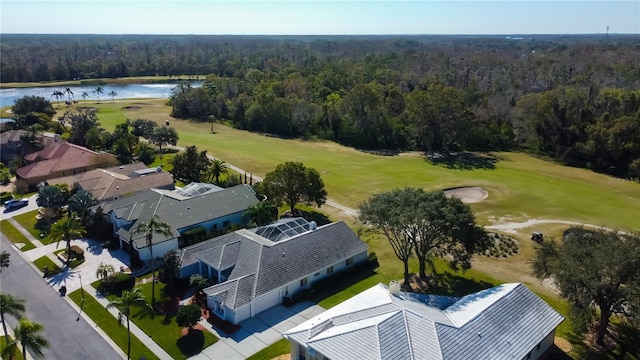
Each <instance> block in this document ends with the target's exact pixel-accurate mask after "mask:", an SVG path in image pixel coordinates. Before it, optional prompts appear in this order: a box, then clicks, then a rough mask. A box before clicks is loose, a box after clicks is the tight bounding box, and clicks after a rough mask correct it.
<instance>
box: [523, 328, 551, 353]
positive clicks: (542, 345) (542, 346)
mask: <svg viewBox="0 0 640 360" xmlns="http://www.w3.org/2000/svg"><path fill="white" fill-rule="evenodd" d="M555 337H556V331H555V330H553V331H552V332H550V333H549V335H547V337H545V338H544V340H542V342H540V348H539V349H538V348H537V346H536V347H534V348H533V350H531V358H530V359H531V360H536V359H540V357H541V356H542V354H544V352H545V351H547V349H549V348H550V347H551V346H552V345H553V341H554V339H555ZM525 359H526V358H525Z"/></svg>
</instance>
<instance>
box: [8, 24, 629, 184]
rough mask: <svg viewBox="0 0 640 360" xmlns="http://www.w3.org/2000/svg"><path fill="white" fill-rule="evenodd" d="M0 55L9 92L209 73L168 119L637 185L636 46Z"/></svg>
mask: <svg viewBox="0 0 640 360" xmlns="http://www.w3.org/2000/svg"><path fill="white" fill-rule="evenodd" d="M0 45H1V47H2V54H3V56H2V60H1V70H2V71H1V76H2V81H3V82H5V81H27V80H52V79H56V80H62V79H69V78H76V77H78V78H95V77H116V76H132V75H178V74H192V75H193V74H211V75H209V76H208V77H207V79H206V81H205V84H204V86H203V87H200V88H192V87H191V86H190V85H188V84H180V85H178V86H177V87H176V89H175V90H174V93H173V95H172V97H171V99H170V103H171V105H172V107H173V111H172V115H173V116H175V117H178V118H190V119H196V120H199V121H214V120H216V119H219V120H222V119H229V120H231V121H232V123H233V125H234V126H236V127H238V128H241V129H247V130H251V131H257V132H266V133H271V134H275V135H278V136H284V137H304V138H312V137H318V138H324V139H329V140H334V141H338V142H340V143H343V144H346V145H350V146H356V147H359V148H367V149H398V150H421V151H426V152H446V151H462V150H508V149H527V150H531V151H535V152H539V153H543V154H547V155H550V156H554V157H556V158H557V159H560V160H562V161H565V162H567V163H569V164H572V165H578V166H585V167H589V168H592V169H594V170H597V171H604V172H608V173H612V174H615V175H618V176H624V177H633V178H637V177H640V160H639V159H640V144H638V142H639V141H638V140H636V139H638V138H639V137H640V136H639V135H640V125H638V118H639V117H640V116H639V115H640V114H639V113H638V102H639V100H638V98H639V93H638V90H637V89H639V88H640V66H638V65H639V64H638V60H637V59H639V58H640V47H638V46H637V37H634V36H610V37H608V39H605V37H604V36H596V35H592V36H535V37H531V38H525V39H513V38H504V37H495V36H494V37H492V36H362V37H356V36H345V37H340V36H325V37H322V36H307V37H295V36H288V37H287V36H281V37H273V36H270V37H256V36H253V37H252V36H137V35H136V36H134V35H131V36H125V35H118V36H106V35H105V36H99V35H91V36H90V35H68V36H61V35H47V36H36V35H8V36H4V37H3V39H2V40H1V41H0ZM38 69H40V71H38ZM45 70H46V71H45ZM36 73H38V74H40V75H42V74H45V73H46V74H48V76H47V77H37V76H35V74H36ZM20 74H22V75H20Z"/></svg>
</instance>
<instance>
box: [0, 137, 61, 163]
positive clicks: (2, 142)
mask: <svg viewBox="0 0 640 360" xmlns="http://www.w3.org/2000/svg"><path fill="white" fill-rule="evenodd" d="M28 133H29V132H27V131H25V130H9V131H5V132H2V133H0V148H1V151H0V161H2V162H3V163H5V164H8V163H9V162H10V161H11V160H12V159H13V158H16V157H24V156H25V155H27V154H28V153H29V151H36V150H42V149H45V148H48V147H51V146H53V145H54V144H55V142H56V140H57V139H55V138H53V137H47V136H42V135H38V141H39V143H40V147H39V149H28V148H25V146H24V145H23V143H22V140H21V137H22V135H23V134H28Z"/></svg>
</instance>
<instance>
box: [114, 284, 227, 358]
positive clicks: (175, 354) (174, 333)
mask: <svg viewBox="0 0 640 360" xmlns="http://www.w3.org/2000/svg"><path fill="white" fill-rule="evenodd" d="M149 279H150V278H149ZM136 287H139V288H140V289H141V290H142V293H143V294H144V296H145V298H146V299H147V300H148V301H151V282H148V283H146V284H141V285H136ZM155 288H156V289H155V291H156V301H157V302H160V301H164V300H167V298H165V297H163V296H162V295H161V294H162V293H163V290H162V289H163V288H164V284H162V283H157V284H156V287H155ZM107 298H108V299H109V300H110V301H111V300H113V299H115V298H116V297H115V295H109V296H108V297H107ZM132 321H133V322H134V323H135V324H136V325H137V326H138V327H139V328H140V329H141V330H142V331H144V332H145V333H146V334H147V335H149V337H151V338H152V339H153V340H154V341H155V342H156V343H157V344H158V345H159V346H160V347H161V348H162V349H164V351H166V352H167V353H168V354H169V355H171V358H172V359H186V358H187V357H188V356H187V355H186V354H184V353H183V352H182V351H181V350H180V346H179V343H181V342H183V341H185V342H188V341H189V339H190V338H189V336H184V337H183V336H182V334H181V331H182V328H181V327H180V326H178V324H177V323H176V322H175V315H174V316H164V315H156V316H154V317H151V316H148V315H147V316H141V315H140V314H139V313H136V312H134V313H133V317H132ZM197 334H198V333H196V334H194V336H195V335H197ZM201 334H202V335H203V336H204V339H199V340H200V341H202V344H199V345H198V346H201V348H200V349H198V350H202V349H205V348H207V347H208V346H211V345H213V344H214V343H215V342H217V341H218V338H217V337H216V336H215V335H213V334H212V333H211V332H209V331H207V330H204V331H202V333H201ZM190 350H192V351H195V350H193V348H190Z"/></svg>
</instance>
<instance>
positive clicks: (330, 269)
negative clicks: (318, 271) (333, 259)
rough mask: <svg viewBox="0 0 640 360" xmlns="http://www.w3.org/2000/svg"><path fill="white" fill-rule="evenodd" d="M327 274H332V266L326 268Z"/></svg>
mask: <svg viewBox="0 0 640 360" xmlns="http://www.w3.org/2000/svg"><path fill="white" fill-rule="evenodd" d="M327 274H333V266H329V267H328V268H327Z"/></svg>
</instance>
